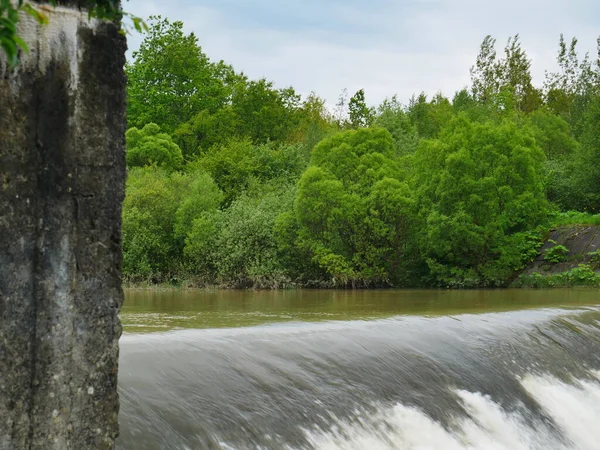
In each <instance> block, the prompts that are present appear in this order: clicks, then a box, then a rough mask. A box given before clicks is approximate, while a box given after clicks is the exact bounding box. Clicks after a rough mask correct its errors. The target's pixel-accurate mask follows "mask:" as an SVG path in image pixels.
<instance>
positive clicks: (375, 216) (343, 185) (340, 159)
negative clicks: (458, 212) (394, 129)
mask: <svg viewBox="0 0 600 450" xmlns="http://www.w3.org/2000/svg"><path fill="white" fill-rule="evenodd" d="M395 154H396V151H395V147H394V142H393V139H392V137H391V135H390V134H389V133H388V132H387V131H386V130H384V129H381V128H369V129H359V130H356V131H346V132H342V133H339V134H336V135H334V136H332V137H330V138H327V139H325V140H323V141H322V142H321V143H319V144H318V145H317V146H316V147H315V149H314V150H313V154H312V159H311V166H310V167H309V168H308V169H307V171H306V172H305V173H304V174H303V175H302V177H301V178H300V182H299V184H298V194H297V197H296V203H295V211H296V217H297V220H298V224H299V230H298V242H299V246H300V247H301V248H302V249H304V250H306V251H308V252H309V253H310V254H311V255H312V258H313V261H315V263H317V264H318V265H319V266H320V267H321V268H322V269H323V270H325V271H326V273H327V274H328V276H329V277H330V279H331V281H332V282H333V283H334V284H335V285H341V286H345V285H352V286H357V285H371V284H385V283H389V282H391V280H394V281H402V278H403V277H404V272H405V271H403V270H402V269H404V268H406V265H407V264H408V262H409V258H408V257H407V256H406V253H407V249H408V245H407V243H406V241H405V239H404V238H405V236H406V235H407V233H408V231H409V229H410V226H411V219H412V217H411V210H412V207H413V203H412V200H411V198H410V194H409V190H408V185H407V184H406V183H405V182H402V181H401V179H402V177H403V174H402V172H401V170H400V169H399V168H398V164H397V161H396V156H395Z"/></svg>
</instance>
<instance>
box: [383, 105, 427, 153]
mask: <svg viewBox="0 0 600 450" xmlns="http://www.w3.org/2000/svg"><path fill="white" fill-rule="evenodd" d="M375 125H377V126H380V127H382V128H385V129H386V130H388V131H389V132H390V134H391V135H392V137H393V138H394V142H395V145H396V152H397V154H398V156H404V155H408V154H411V153H413V152H414V151H415V150H416V149H417V144H418V142H419V134H418V132H417V128H416V127H415V126H414V125H413V124H412V123H411V122H410V118H409V117H408V115H407V114H406V112H405V111H404V108H403V107H402V105H401V104H400V102H399V101H398V99H397V97H395V96H394V97H392V98H391V99H385V100H384V101H383V102H382V103H381V105H379V107H378V108H377V115H376V118H375Z"/></svg>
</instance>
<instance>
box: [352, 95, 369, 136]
mask: <svg viewBox="0 0 600 450" xmlns="http://www.w3.org/2000/svg"><path fill="white" fill-rule="evenodd" d="M348 115H349V117H350V126H351V127H352V128H361V127H368V126H369V125H371V123H373V110H372V109H371V108H369V107H368V106H367V104H366V102H365V91H364V90H363V89H360V90H359V91H357V92H356V94H354V95H353V96H352V97H351V98H350V101H349V102H348Z"/></svg>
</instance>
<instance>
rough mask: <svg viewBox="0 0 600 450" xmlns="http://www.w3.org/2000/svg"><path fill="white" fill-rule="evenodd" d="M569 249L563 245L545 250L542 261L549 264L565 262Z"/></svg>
mask: <svg viewBox="0 0 600 450" xmlns="http://www.w3.org/2000/svg"><path fill="white" fill-rule="evenodd" d="M568 254H569V249H568V248H567V247H565V246H564V245H555V246H554V247H551V248H549V249H547V250H546V252H545V253H544V261H547V262H549V263H559V262H563V261H566V260H567V255H568Z"/></svg>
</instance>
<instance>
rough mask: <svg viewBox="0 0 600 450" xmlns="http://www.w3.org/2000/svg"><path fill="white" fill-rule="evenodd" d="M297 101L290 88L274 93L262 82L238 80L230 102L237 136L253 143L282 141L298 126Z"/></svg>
mask: <svg viewBox="0 0 600 450" xmlns="http://www.w3.org/2000/svg"><path fill="white" fill-rule="evenodd" d="M299 101H300V98H299V96H298V95H297V94H296V93H295V92H294V90H293V89H291V88H288V89H283V90H277V89H275V88H274V87H273V83H271V82H269V81H267V80H265V79H260V80H258V81H247V80H241V81H239V82H238V83H237V85H236V87H235V89H234V92H233V96H232V100H231V102H232V103H231V107H232V109H233V112H234V113H235V114H236V116H237V118H238V120H237V135H238V136H240V137H248V138H250V139H251V140H252V141H253V142H255V143H263V144H264V143H267V142H269V141H285V140H286V138H287V137H288V136H289V135H290V133H291V132H292V131H293V130H294V129H295V128H296V127H297V125H298V110H299Z"/></svg>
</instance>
